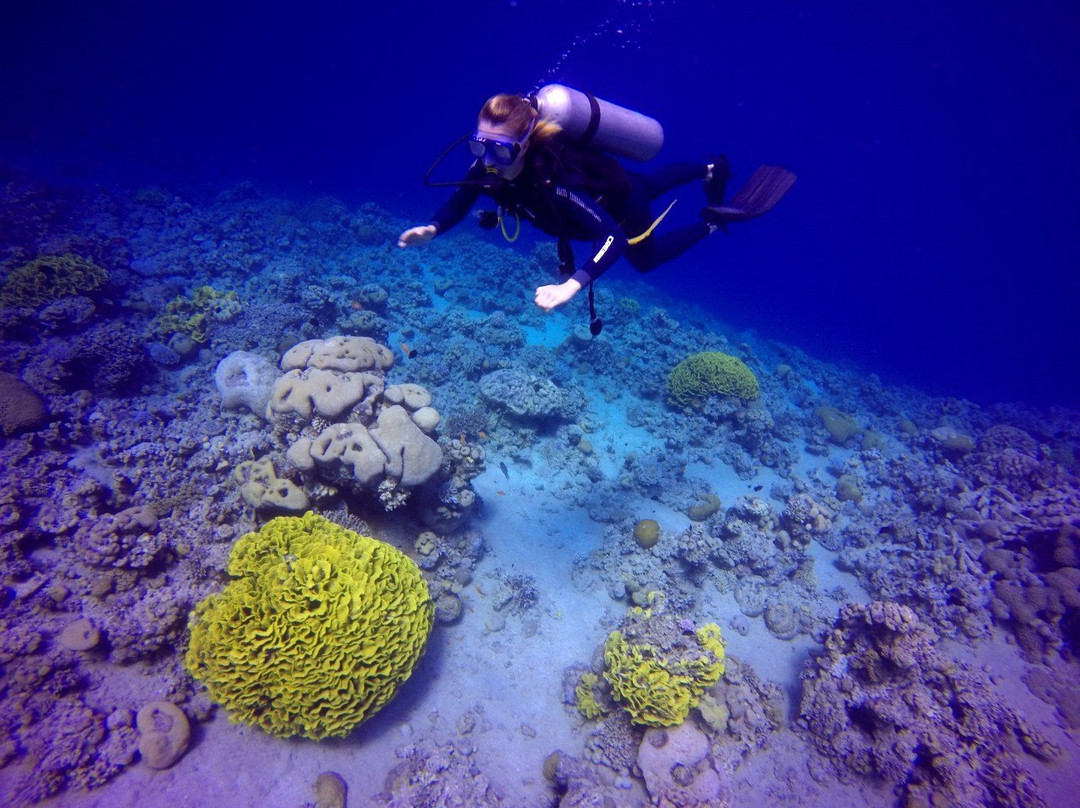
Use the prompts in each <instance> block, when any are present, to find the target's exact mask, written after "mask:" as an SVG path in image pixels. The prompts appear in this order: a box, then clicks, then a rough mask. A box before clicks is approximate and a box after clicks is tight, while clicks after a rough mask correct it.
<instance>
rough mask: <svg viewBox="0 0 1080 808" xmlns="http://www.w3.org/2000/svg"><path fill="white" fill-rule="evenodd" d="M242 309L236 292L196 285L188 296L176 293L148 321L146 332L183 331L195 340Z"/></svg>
mask: <svg viewBox="0 0 1080 808" xmlns="http://www.w3.org/2000/svg"><path fill="white" fill-rule="evenodd" d="M241 310H242V307H241V305H240V301H239V299H238V298H237V296H236V292H219V291H217V290H216V289H214V287H212V286H199V287H197V288H196V289H195V291H194V292H192V294H191V297H190V298H187V297H177V298H174V299H173V300H171V301H169V302H168V303H167V304H166V305H165V311H164V312H163V313H162V314H160V315H158V316H157V317H155V318H154V319H153V320H152V321H151V323H150V333H151V334H152V335H153V336H156V337H160V338H162V339H168V338H169V337H171V336H172V335H173V334H185V335H187V336H188V337H191V339H192V340H194V341H195V342H198V343H200V344H201V343H204V342H206V340H207V339H208V338H209V336H210V328H211V326H212V325H213V324H214V323H215V322H217V323H223V322H227V321H229V320H231V319H233V318H234V317H236V316H237V315H238V314H239V313H240V312H241Z"/></svg>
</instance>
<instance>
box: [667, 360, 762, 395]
mask: <svg viewBox="0 0 1080 808" xmlns="http://www.w3.org/2000/svg"><path fill="white" fill-rule="evenodd" d="M760 394H761V390H760V388H759V387H758V380H757V377H756V376H755V375H754V372H753V371H752V370H750V368H748V367H747V366H746V363H745V362H743V361H742V360H741V359H738V358H736V357H734V356H729V355H728V354H726V353H720V352H719V351H706V352H704V353H698V354H694V355H693V356H690V357H687V358H686V359H684V360H683V361H682V362H680V363H679V364H677V365H676V366H675V367H674V368H672V370H671V373H669V374H668V378H667V395H668V402H669V403H670V404H672V405H675V406H679V407H683V408H687V407H699V406H701V405H702V404H703V403H704V401H705V399H707V398H708V397H709V396H713V395H722V396H735V397H737V398H740V399H742V400H743V401H751V400H753V399H755V398H757V397H758V396H759V395H760Z"/></svg>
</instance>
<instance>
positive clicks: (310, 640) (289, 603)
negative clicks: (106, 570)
mask: <svg viewBox="0 0 1080 808" xmlns="http://www.w3.org/2000/svg"><path fill="white" fill-rule="evenodd" d="M228 571H229V575H231V576H232V578H233V580H232V581H230V582H229V584H228V585H227V586H226V587H225V590H224V591H223V592H221V593H220V594H217V595H211V596H210V597H208V598H207V599H206V600H204V601H203V602H202V603H200V604H199V605H198V607H196V609H195V611H194V613H193V615H192V629H191V644H190V646H189V647H188V652H187V657H186V660H185V661H186V665H187V669H188V671H189V672H190V673H191V675H192V676H194V677H195V678H196V679H198V680H200V681H201V682H203V683H204V684H205V685H206V687H207V689H208V690H209V692H210V697H211V698H212V699H214V700H215V701H216V702H218V703H219V704H221V705H223V706H224V707H225V708H226V709H227V710H229V712H230V713H231V715H232V717H233V719H234V720H238V721H242V722H245V723H250V724H256V725H258V726H259V727H261V728H262V729H264V730H266V731H267V732H269V733H271V734H273V735H278V736H292V735H303V736H305V737H308V738H312V739H315V740H318V739H321V738H325V737H328V736H339V737H340V736H344V735H347V734H348V733H349V732H350V731H351V730H352V729H353V728H354V727H356V726H358V725H359V724H361V723H362V722H364V721H365V720H366V719H368V718H370V717H371V716H372V715H374V714H375V713H376V712H377V711H378V710H379V709H380V708H381V707H382V706H383V705H384V704H386V703H387V702H388V701H389V700H390V699H391V698H392V697H393V696H394V694H395V693H396V692H397V689H398V687H399V686H400V685H401V684H402V683H403V682H404V681H405V680H406V679H408V678H409V676H410V675H411V674H412V671H413V667H414V666H415V665H416V663H417V660H419V658H420V655H421V654H422V653H423V651H424V644H425V643H426V641H427V637H428V634H429V633H430V631H431V626H432V620H433V617H434V608H433V605H432V601H431V597H430V595H429V594H428V589H427V585H426V584H425V583H424V579H423V578H422V577H421V576H420V570H419V569H418V568H417V566H416V564H414V563H413V562H412V561H411V560H410V559H409V558H408V557H407V556H405V555H404V554H402V553H401V552H399V551H398V550H396V549H395V548H393V547H391V546H390V545H388V544H384V543H383V542H380V541H378V540H376V539H372V538H369V537H367V536H360V535H358V534H356V533H353V532H352V531H349V530H346V529H345V528H343V527H341V526H339V525H336V524H334V523H333V522H330V521H329V520H327V519H324V518H323V517H321V516H317V515H315V514H313V513H307V514H305V515H304V516H300V517H295V516H282V517H278V518H277V519H273V520H271V521H270V522H268V523H267V524H266V525H264V526H263V528H262V529H261V530H259V531H258V532H255V533H248V534H247V535H245V536H244V537H242V538H241V539H240V540H239V541H237V542H236V544H235V545H234V546H233V549H232V552H231V553H230V555H229V565H228Z"/></svg>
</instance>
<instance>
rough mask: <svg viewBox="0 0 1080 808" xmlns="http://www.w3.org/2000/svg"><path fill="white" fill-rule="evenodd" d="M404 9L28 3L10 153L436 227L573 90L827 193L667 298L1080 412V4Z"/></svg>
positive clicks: (591, 1) (672, 136)
mask: <svg viewBox="0 0 1080 808" xmlns="http://www.w3.org/2000/svg"><path fill="white" fill-rule="evenodd" d="M391 5H392V4H381V5H380V6H379V7H378V8H375V9H372V8H369V7H367V6H366V5H363V4H356V3H345V2H328V3H318V4H315V5H314V6H313V7H311V8H310V9H305V10H303V11H300V10H298V9H297V7H296V6H295V5H294V4H288V3H276V2H260V3H254V2H251V3H248V2H236V3H228V4H212V3H202V2H196V3H166V4H146V3H139V2H115V1H114V2H103V3H96V4H92V5H80V6H78V7H75V8H69V7H68V6H67V5H66V4H55V3H37V4H19V5H18V6H12V7H11V8H9V9H8V10H6V11H5V13H4V16H5V24H4V25H3V27H2V31H0V42H2V43H3V48H2V52H0V67H2V68H3V70H2V75H0V99H2V101H3V110H4V113H3V116H0V143H2V144H3V150H4V154H5V155H6V156H7V159H17V158H20V157H21V158H26V159H30V158H34V159H36V160H37V161H38V162H37V165H38V166H40V167H41V169H42V170H43V171H48V172H50V173H53V174H60V175H62V176H64V177H65V178H66V179H68V180H76V181H82V182H87V183H93V182H105V183H107V182H111V181H114V180H120V181H124V180H126V181H130V182H132V183H138V182H139V181H143V180H149V179H153V180H156V181H161V182H166V183H168V182H181V183H190V182H192V181H194V180H198V181H202V182H204V183H208V184H210V185H213V184H214V183H218V182H221V181H223V180H225V179H226V178H232V179H235V178H244V179H252V180H255V181H256V182H259V183H262V184H263V185H264V186H265V187H275V188H278V189H280V190H281V191H282V192H283V193H288V194H292V195H305V194H309V195H313V196H319V195H324V194H334V195H338V196H340V197H341V198H344V199H346V200H349V201H359V200H366V199H374V200H378V201H379V202H380V203H382V204H385V205H387V206H389V207H391V208H393V209H396V210H400V211H402V212H405V213H409V214H412V215H413V216H415V217H417V218H418V221H423V220H425V217H426V216H428V215H430V213H431V211H433V210H434V208H435V207H436V206H437V203H438V202H439V201H440V198H439V195H438V194H437V193H435V192H432V191H430V190H426V189H424V188H423V187H422V185H421V184H420V182H419V178H420V176H421V174H422V173H423V171H424V170H425V169H426V167H427V165H428V164H429V163H430V161H431V160H433V159H434V157H435V156H436V155H437V154H438V153H439V151H440V150H441V149H442V148H443V146H444V144H447V143H448V142H450V141H451V140H452V139H453V138H454V137H456V136H457V135H458V134H460V133H461V132H463V131H465V130H466V129H468V128H469V127H470V126H471V125H472V121H473V116H474V115H475V111H476V110H477V109H478V107H479V105H480V104H481V103H482V101H483V100H484V99H485V98H486V97H487V96H488V95H490V94H492V93H493V92H497V91H503V90H507V91H526V90H529V89H533V88H535V87H536V86H537V85H538V84H540V83H543V82H545V81H548V80H558V81H561V82H565V83H567V84H570V85H571V86H578V87H581V88H583V89H588V90H591V91H592V92H594V93H595V94H597V95H598V96H600V97H607V98H610V99H611V100H613V101H616V102H617V103H621V104H624V105H626V106H629V107H631V108H636V109H640V110H642V111H644V112H646V113H648V114H650V115H652V116H654V117H656V118H658V119H659V120H660V121H661V122H662V123H663V124H664V126H665V130H666V133H667V142H666V145H665V148H664V151H663V153H662V155H661V157H660V158H659V159H660V160H676V159H700V158H702V157H704V156H707V155H710V154H714V153H716V152H724V153H726V154H728V156H729V157H730V159H731V161H732V163H733V165H734V167H735V170H736V175H737V178H738V177H740V176H741V177H742V178H745V177H746V176H748V174H749V172H750V171H751V170H752V169H753V167H754V166H756V165H757V164H759V163H763V162H773V163H780V164H783V165H786V166H788V167H790V168H791V169H792V170H794V171H796V173H798V174H799V176H800V180H799V183H798V185H797V188H796V190H795V192H793V193H792V194H791V196H790V198H789V199H788V200H786V201H785V203H784V204H783V206H782V207H781V208H778V209H777V211H776V212H775V213H774V214H773V215H772V216H770V217H769V219H768V220H765V221H762V222H760V223H757V224H754V225H752V226H748V227H746V228H739V230H738V232H733V233H732V234H731V235H730V237H729V238H727V239H724V240H723V243H721V244H709V245H708V246H707V247H706V248H704V249H701V250H698V251H695V253H693V254H692V255H690V256H687V257H686V258H684V259H683V260H680V261H678V262H676V263H675V264H674V265H672V266H670V267H668V268H666V269H664V270H662V271H661V272H658V273H656V274H655V275H653V276H652V277H650V278H649V279H648V282H649V283H653V284H656V285H657V286H660V287H662V288H664V289H666V290H669V291H672V292H673V293H675V294H676V295H678V296H684V297H687V298H690V299H693V300H695V301H697V302H699V303H702V304H704V305H707V306H708V307H709V308H710V309H711V310H713V311H714V312H716V314H717V315H719V316H721V317H722V319H724V320H725V321H727V322H731V323H733V324H735V325H737V326H738V327H740V328H752V329H756V330H758V331H759V332H760V333H762V334H764V335H767V336H774V337H777V338H780V339H784V340H787V341H790V342H792V343H794V344H797V345H800V346H803V347H806V348H808V349H811V350H814V351H818V352H824V354H825V355H828V356H830V357H833V358H836V359H848V360H851V361H854V362H857V363H858V364H860V365H862V366H864V367H866V368H868V369H870V370H872V371H874V372H877V373H878V374H880V375H881V376H882V378H883V379H884V380H885V381H887V382H889V383H911V384H916V385H919V386H922V387H924V388H927V389H930V390H933V391H935V392H939V393H942V394H948V395H953V396H958V397H963V398H969V399H971V400H974V401H978V402H982V403H987V402H990V401H996V400H1010V401H1011V400H1023V401H1028V402H1031V403H1042V404H1046V403H1062V404H1065V403H1073V404H1075V403H1076V402H1077V401H1078V400H1080V390H1078V389H1077V383H1076V376H1075V374H1074V373H1071V372H1069V370H1068V368H1069V367H1070V365H1071V364H1072V362H1071V358H1072V356H1073V354H1074V352H1075V349H1076V347H1077V340H1076V337H1075V332H1074V330H1073V328H1072V318H1073V316H1074V314H1075V311H1076V304H1077V299H1078V292H1080V289H1078V286H1077V281H1076V280H1075V267H1077V266H1080V246H1078V243H1077V240H1076V239H1075V237H1074V232H1073V228H1075V225H1076V222H1077V221H1080V201H1078V199H1080V196H1078V195H1077V194H1076V192H1075V189H1076V187H1077V183H1078V182H1080V157H1078V155H1077V150H1076V149H1075V145H1074V144H1075V143H1076V142H1077V136H1078V135H1080V97H1078V96H1080V87H1078V83H1080V56H1078V52H1080V51H1078V49H1077V48H1076V42H1077V38H1078V28H1080V20H1078V17H1080V15H1078V13H1077V12H1076V10H1075V8H1074V7H1073V6H1072V4H1069V3H1064V2H1047V1H1046V0H1041V1H1040V2H1036V3H1021V2H994V3H990V4H987V3H980V2H974V0H970V1H965V2H958V3H948V4H941V3H933V2H915V3H905V4H890V5H885V4H877V3H864V2H840V3H831V4H828V5H827V7H824V8H818V7H814V6H813V5H812V4H806V3H801V2H766V3H754V4H736V3H719V2H700V1H698V0H683V2H645V1H644V0H634V1H632V2H631V1H629V0H622V1H621V2H620V1H613V0H602V1H601V0H586V1H585V2H563V1H561V0H554V1H553V2H535V1H534V2H530V0H519V1H517V2H506V1H505V0H476V2H471V3H468V4H466V5H462V6H458V5H456V4H445V3H433V2H419V3H415V4H410V5H408V6H401V7H400V8H391ZM684 196H685V195H684ZM699 203H700V198H697V197H695V196H690V198H686V199H683V200H681V201H680V205H679V208H681V209H680V210H679V211H678V212H679V214H680V215H681V216H683V217H691V218H692V217H693V216H694V215H696V209H697V207H698V205H699ZM619 272H622V273H628V272H631V270H629V269H628V268H625V267H623V268H620V270H619Z"/></svg>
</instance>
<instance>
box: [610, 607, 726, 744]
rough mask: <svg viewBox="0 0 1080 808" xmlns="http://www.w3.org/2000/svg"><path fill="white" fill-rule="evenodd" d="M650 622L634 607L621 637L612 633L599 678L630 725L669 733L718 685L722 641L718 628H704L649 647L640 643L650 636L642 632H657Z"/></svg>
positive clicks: (721, 670) (646, 614) (647, 614)
mask: <svg viewBox="0 0 1080 808" xmlns="http://www.w3.org/2000/svg"><path fill="white" fill-rule="evenodd" d="M658 608H662V604H661V605H658ZM652 618H653V612H652V610H651V609H641V608H637V607H635V608H634V609H631V610H630V614H629V617H628V620H627V624H626V626H624V628H625V630H626V633H624V631H613V632H611V634H610V635H609V636H608V639H607V643H605V645H604V663H605V665H606V666H607V669H606V670H605V672H604V678H605V679H607V680H608V682H609V683H610V684H611V690H612V694H613V695H614V697H615V699H616V700H617V701H619V702H621V703H622V704H623V705H624V706H625V708H626V711H627V712H628V713H629V714H630V720H631V721H632V722H633V723H635V724H641V725H645V726H650V727H672V726H675V725H676V724H681V723H682V722H683V720H684V719H685V718H686V715H687V713H689V712H690V708H691V707H693V706H695V705H696V704H697V702H698V700H699V699H700V698H701V695H702V694H703V693H704V692H705V691H706V690H707V689H708V688H710V687H712V686H713V685H714V684H716V683H717V682H718V681H719V680H720V677H721V676H722V675H723V673H724V641H723V640H722V639H721V637H720V627H719V626H717V625H716V624H715V623H709V624H708V625H705V626H702V627H701V628H699V629H697V630H696V631H693V632H689V633H687V632H681V633H680V634H678V635H677V638H676V639H673V640H672V641H670V642H668V643H665V644H664V645H663V646H662V647H661V646H660V645H654V644H652V643H650V642H647V641H645V640H644V638H646V637H647V636H648V634H649V633H650V632H649V631H647V630H646V629H647V628H652V629H653V630H654V631H655V630H657V625H656V624H657V623H658V621H656V620H652ZM664 620H665V621H666V622H667V623H669V624H670V623H672V622H673V621H674V618H672V617H671V616H670V615H665V616H664ZM650 621H651V622H652V623H653V624H654V625H652V626H650V625H649V624H650ZM667 628H669V629H670V625H669V626H668V627H667ZM680 631H681V630H680ZM669 633H670V632H669ZM691 637H692V638H693V640H691V639H690V638H691Z"/></svg>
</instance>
